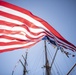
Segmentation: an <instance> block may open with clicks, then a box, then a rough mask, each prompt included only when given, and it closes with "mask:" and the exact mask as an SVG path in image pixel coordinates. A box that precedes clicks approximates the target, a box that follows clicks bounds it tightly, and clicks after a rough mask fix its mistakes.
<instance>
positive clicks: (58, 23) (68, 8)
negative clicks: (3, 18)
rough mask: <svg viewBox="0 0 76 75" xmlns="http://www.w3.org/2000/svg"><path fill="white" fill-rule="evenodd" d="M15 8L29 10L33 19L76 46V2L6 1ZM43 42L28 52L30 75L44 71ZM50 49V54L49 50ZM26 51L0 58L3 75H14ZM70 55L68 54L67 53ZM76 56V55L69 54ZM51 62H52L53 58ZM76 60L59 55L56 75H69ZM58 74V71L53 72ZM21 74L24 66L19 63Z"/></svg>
mask: <svg viewBox="0 0 76 75" xmlns="http://www.w3.org/2000/svg"><path fill="white" fill-rule="evenodd" d="M5 1H7V2H10V3H12V4H15V5H18V6H20V7H23V8H25V9H28V10H30V11H31V12H32V13H33V14H34V15H36V16H39V17H41V18H42V19H44V20H45V21H47V22H48V23H49V24H50V25H52V26H53V27H54V28H55V29H56V30H57V31H58V32H59V33H60V34H61V35H62V36H63V37H64V38H66V39H67V40H68V41H69V42H71V43H73V44H74V45H76V0H5ZM43 43H44V42H43V41H41V42H39V43H38V44H36V45H35V46H33V47H32V48H31V49H29V50H28V60H27V61H28V67H27V69H28V70H29V75H42V74H43V72H42V71H44V70H43V69H42V68H41V67H42V66H43V65H44V62H43V61H44V60H43V59H44V54H43V52H44V44H43ZM50 49H51V50H50ZM48 50H49V51H50V54H51V56H53V54H54V52H55V50H56V49H54V48H53V47H52V46H50V45H48ZM25 51H26V49H20V50H15V51H11V52H5V53H1V54H0V75H11V72H12V70H13V68H14V66H15V64H16V63H17V61H18V60H19V59H20V58H21V55H22V54H24V53H25ZM67 51H69V50H67ZM69 52H71V53H72V54H75V55H76V52H75V53H74V52H72V51H69ZM48 57H49V60H51V57H50V56H48ZM75 62H76V57H74V58H72V57H71V56H70V58H67V57H66V56H65V55H64V54H63V53H61V52H60V51H58V54H57V57H56V61H55V64H57V67H58V71H60V73H58V72H57V71H56V67H55V66H53V67H54V68H53V75H59V74H60V75H66V73H67V72H68V70H70V68H71V67H72V66H73V65H74V64H75ZM54 70H55V71H54ZM21 74H22V65H21V64H20V63H19V65H18V66H17V68H16V70H15V73H14V75H21ZM75 74H76V72H74V74H73V75H75Z"/></svg>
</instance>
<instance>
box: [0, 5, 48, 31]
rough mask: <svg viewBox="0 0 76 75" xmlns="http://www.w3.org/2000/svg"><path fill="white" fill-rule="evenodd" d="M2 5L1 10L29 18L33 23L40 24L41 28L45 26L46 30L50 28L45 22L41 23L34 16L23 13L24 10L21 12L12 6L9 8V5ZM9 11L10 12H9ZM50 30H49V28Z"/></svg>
mask: <svg viewBox="0 0 76 75" xmlns="http://www.w3.org/2000/svg"><path fill="white" fill-rule="evenodd" d="M0 7H1V11H4V12H7V13H10V14H13V15H16V16H19V17H22V18H24V19H27V20H28V21H30V22H32V23H33V24H35V25H36V26H39V27H41V28H44V29H46V30H48V29H47V28H46V27H45V26H44V25H43V24H41V23H40V22H39V21H37V20H35V19H33V18H32V17H30V16H28V15H26V14H24V13H22V12H19V11H17V10H13V9H10V8H7V7H4V6H0ZM8 11H9V12H8ZM48 31H49V30H48Z"/></svg>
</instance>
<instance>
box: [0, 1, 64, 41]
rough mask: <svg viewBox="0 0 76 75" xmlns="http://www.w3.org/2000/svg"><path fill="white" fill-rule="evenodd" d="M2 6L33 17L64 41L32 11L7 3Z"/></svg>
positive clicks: (2, 3)
mask: <svg viewBox="0 0 76 75" xmlns="http://www.w3.org/2000/svg"><path fill="white" fill-rule="evenodd" d="M1 5H3V6H5V7H8V8H11V9H13V10H17V11H19V12H22V13H24V14H27V15H29V16H31V17H32V18H34V19H35V20H37V21H39V22H40V23H42V24H43V25H44V26H45V27H46V28H47V29H48V30H50V32H52V33H53V34H54V35H55V36H57V37H58V38H62V39H63V40H64V38H63V37H62V36H61V35H60V34H59V33H58V32H57V31H56V30H55V29H54V28H53V27H52V26H50V25H49V24H48V23H47V22H45V21H44V20H43V19H41V18H39V17H37V16H35V15H33V14H32V13H31V12H30V11H28V10H26V9H23V8H21V7H18V6H16V5H13V4H10V3H7V2H1Z"/></svg>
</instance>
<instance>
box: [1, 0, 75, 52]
mask: <svg viewBox="0 0 76 75" xmlns="http://www.w3.org/2000/svg"><path fill="white" fill-rule="evenodd" d="M0 5H2V6H5V7H8V8H11V9H13V10H17V11H19V12H21V13H24V14H27V15H28V16H30V17H32V18H33V19H35V20H36V21H38V22H40V23H42V24H43V25H44V26H45V27H46V28H47V29H48V30H49V31H50V33H48V32H46V30H45V32H46V35H49V36H50V37H51V38H53V39H54V40H55V39H56V40H57V43H58V45H60V46H63V47H64V48H68V49H72V50H75V51H76V46H74V45H73V44H72V43H70V42H68V41H67V40H66V39H64V38H63V37H62V36H61V35H60V34H59V33H58V32H57V31H56V30H55V29H54V28H53V27H52V26H50V24H48V23H47V22H46V21H44V20H43V19H41V18H39V17H37V16H35V15H33V14H32V13H31V12H30V11H28V10H26V9H23V8H21V7H18V6H16V5H13V4H10V3H7V2H4V1H1V2H0ZM1 15H2V16H5V17H11V19H15V20H18V21H20V22H23V23H24V24H25V25H28V26H29V27H32V28H39V27H38V26H36V25H35V24H33V23H31V22H29V21H27V20H26V19H24V18H22V17H19V16H15V15H12V14H8V13H5V12H1ZM23 27H24V28H25V29H27V31H28V32H30V33H31V34H33V35H35V34H34V33H32V32H31V31H30V30H29V28H28V27H25V26H23ZM39 34H40V33H37V34H36V35H39ZM27 37H28V38H30V39H31V40H32V37H30V36H29V35H27ZM61 41H62V42H61ZM63 42H64V43H63ZM65 43H66V44H65ZM61 44H62V45H61Z"/></svg>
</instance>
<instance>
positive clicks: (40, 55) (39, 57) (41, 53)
mask: <svg viewBox="0 0 76 75" xmlns="http://www.w3.org/2000/svg"><path fill="white" fill-rule="evenodd" d="M40 50H41V52H40V54H39V55H38V59H37V58H36V60H39V62H37V63H36V62H35V64H38V65H37V66H36V67H35V68H34V69H35V72H36V71H37V68H38V66H39V64H40V60H41V59H42V58H41V57H42V55H43V50H42V48H40ZM35 64H34V65H35Z"/></svg>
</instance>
